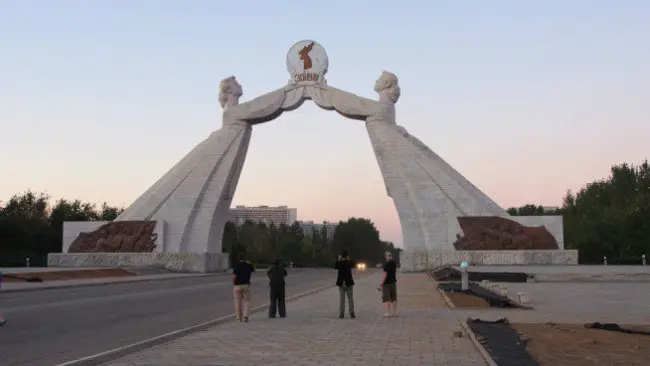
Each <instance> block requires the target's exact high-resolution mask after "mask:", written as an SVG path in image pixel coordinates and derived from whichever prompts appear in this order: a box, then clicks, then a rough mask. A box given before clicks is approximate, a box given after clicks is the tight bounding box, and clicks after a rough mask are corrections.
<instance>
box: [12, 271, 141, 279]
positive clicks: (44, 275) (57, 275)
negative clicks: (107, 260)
mask: <svg viewBox="0 0 650 366" xmlns="http://www.w3.org/2000/svg"><path fill="white" fill-rule="evenodd" d="M128 276H135V274H134V273H131V272H129V271H126V270H124V269H121V268H107V269H80V270H70V271H53V272H30V273H16V274H11V275H10V274H5V275H4V276H2V281H3V282H25V281H28V280H30V279H34V278H40V279H41V280H42V281H62V280H80V279H89V278H106V277H128ZM38 282H41V281H38Z"/></svg>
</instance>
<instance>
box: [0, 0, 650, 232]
mask: <svg viewBox="0 0 650 366" xmlns="http://www.w3.org/2000/svg"><path fill="white" fill-rule="evenodd" d="M302 39H313V40H316V41H317V42H319V43H320V44H321V45H322V46H323V47H324V48H325V50H326V51H327V53H328V56H329V61H330V67H329V72H328V74H327V76H326V78H327V80H328V83H329V84H330V85H332V86H335V87H337V88H340V89H344V90H346V91H349V92H352V93H356V94H358V95H361V96H364V97H368V98H375V97H376V95H375V93H374V92H373V90H372V87H373V84H374V81H375V80H376V79H377V77H378V76H379V74H380V73H381V71H382V70H388V71H391V72H393V73H395V74H396V75H397V76H398V77H399V79H400V85H401V88H402V97H401V99H400V101H399V103H398V104H397V113H398V114H397V120H398V123H399V124H401V125H403V126H404V127H406V128H407V129H408V130H409V132H410V133H411V134H413V135H415V136H417V137H418V138H420V139H421V140H422V141H424V142H425V143H426V144H428V145H429V147H430V148H431V149H432V150H433V151H435V152H436V153H438V154H440V155H441V156H442V157H443V158H444V159H445V160H447V161H448V162H449V163H450V164H451V165H452V166H454V167H455V168H456V169H457V170H458V171H459V172H460V173H461V174H463V175H464V176H465V177H467V178H468V179H469V180H470V181H472V182H473V183H474V184H476V185H477V186H478V187H479V188H480V189H481V190H483V191H484V192H485V193H487V194H488V195H490V196H491V197H492V198H493V199H495V200H496V201H497V202H498V203H499V204H501V206H503V207H505V208H507V207H510V206H518V205H523V204H526V203H535V204H542V205H559V204H560V202H561V198H562V196H563V194H564V193H565V191H566V190H567V189H574V190H575V189H578V188H580V187H581V186H583V185H584V184H585V183H587V182H590V181H592V180H594V179H598V178H603V177H605V176H607V174H608V172H609V167H610V166H611V165H613V164H618V163H621V162H628V163H639V162H641V161H642V160H643V159H646V158H647V157H648V155H649V151H650V148H649V146H648V141H650V63H648V60H650V2H647V1H641V0H639V1H633V0H620V1H613V0H611V1H604V0H590V1H587V0H564V1H561V0H545V1H541V0H540V1H516V0H509V1H507V0H493V1H478V0H467V1H451V0H449V1H436V0H431V1H424V0H422V1H413V0H406V1H399V2H394V1H381V0H375V1H342V0H335V1H328V2H322V3H305V2H304V1H286V0H285V1H279V0H278V1H268V2H266V1H207V0H205V1H203V0H192V1H180V0H178V1H163V0H159V1H152V0H139V1H126V0H113V1H107V0H94V1H83V0H76V1H72V0H66V1H64V0H60V1H55V0H52V1H45V0H41V1H36V0H21V1H18V0H0V131H2V134H0V201H6V200H7V199H9V198H10V197H11V196H12V195H13V194H15V193H19V192H22V191H25V190H27V189H32V190H34V191H47V193H49V194H50V195H51V196H52V197H53V198H55V199H58V198H62V197H63V198H69V199H74V198H79V199H82V200H87V201H92V202H97V203H100V202H103V201H107V202H109V203H110V204H113V205H119V206H126V205H129V204H130V203H131V202H132V201H133V200H134V199H135V198H137V197H138V195H139V194H141V193H142V192H144V191H145V190H146V189H147V188H148V187H149V186H150V185H151V184H153V183H154V182H155V181H156V180H157V179H158V178H159V177H160V176H161V175H162V174H164V173H165V172H166V171H167V170H168V169H169V168H171V167H172V165H174V164H175V163H176V162H177V161H178V160H179V159H181V158H182V157H183V156H184V155H185V154H186V153H187V152H188V151H189V150H190V149H191V148H192V147H193V146H194V145H195V144H197V143H198V142H200V141H201V140H203V139H204V138H205V137H207V135H209V134H210V132H212V131H213V130H215V129H217V128H219V127H220V125H221V108H220V106H219V103H218V100H217V95H218V90H217V89H218V83H219V81H220V80H221V79H223V78H226V77H228V76H231V75H235V76H236V77H237V79H238V80H239V82H240V83H241V84H242V85H243V89H244V96H243V97H242V101H245V100H248V99H252V98H254V97H256V96H258V95H260V94H263V93H266V92H268V91H271V90H275V89H277V88H280V87H282V86H283V85H284V84H285V83H286V82H287V80H288V79H289V75H288V73H287V71H286V66H285V56H286V52H287V51H288V50H289V48H290V47H291V46H292V44H293V43H295V42H296V41H299V40H302ZM236 204H244V205H259V204H267V205H280V204H286V205H289V206H290V207H296V208H297V209H298V218H299V219H300V220H315V221H321V220H339V219H346V218H348V217H351V216H357V217H367V218H370V219H372V220H373V221H374V222H375V223H376V225H377V226H378V228H379V230H380V232H381V236H382V238H384V239H386V240H391V241H394V242H395V243H396V244H398V245H400V243H401V231H400V226H399V222H398V219H397V214H396V212H395V208H394V206H393V204H392V201H391V200H390V199H389V198H388V197H387V196H386V191H385V188H384V185H383V181H382V178H381V174H380V172H379V167H378V166H377V162H376V160H375V157H374V155H373V152H372V149H371V145H370V141H369V139H368V136H367V133H366V130H365V127H364V125H363V123H362V122H359V121H352V120H346V119H345V118H343V117H341V116H340V115H338V114H336V113H335V112H328V111H324V110H321V109H319V108H318V107H316V106H315V105H314V104H313V103H312V102H306V103H305V104H304V105H303V106H302V107H301V108H299V109H298V110H296V111H292V112H289V113H285V114H284V115H282V116H281V117H280V118H279V119H277V120H275V121H272V122H270V123H267V124H264V125H260V126H256V127H255V128H254V131H253V138H252V141H251V146H250V149H249V152H248V158H247V161H246V164H245V166H244V170H243V173H242V177H241V180H240V184H239V188H238V190H237V193H236V196H235V199H234V201H233V205H236Z"/></svg>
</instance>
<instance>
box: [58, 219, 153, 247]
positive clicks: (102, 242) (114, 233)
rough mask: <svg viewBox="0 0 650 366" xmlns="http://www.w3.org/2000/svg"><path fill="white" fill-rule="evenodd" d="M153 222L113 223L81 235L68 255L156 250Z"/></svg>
mask: <svg viewBox="0 0 650 366" xmlns="http://www.w3.org/2000/svg"><path fill="white" fill-rule="evenodd" d="M155 228H156V222H155V221H119V222H118V221H114V222H110V223H108V224H105V225H102V226H101V227H100V228H99V229H97V230H95V231H93V232H92V233H81V234H79V236H78V237H77V238H76V239H75V240H74V241H73V242H72V244H71V245H70V249H69V250H68V252H69V253H116V252H120V253H148V252H153V251H154V249H156V240H157V239H158V236H157V235H156V234H155V233H154V229H155Z"/></svg>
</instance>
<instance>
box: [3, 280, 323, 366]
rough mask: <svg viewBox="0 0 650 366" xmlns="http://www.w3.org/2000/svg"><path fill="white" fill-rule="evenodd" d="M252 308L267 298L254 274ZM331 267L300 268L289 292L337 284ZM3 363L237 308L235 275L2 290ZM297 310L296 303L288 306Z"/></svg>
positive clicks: (44, 364) (34, 362)
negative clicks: (12, 290) (234, 289)
mask: <svg viewBox="0 0 650 366" xmlns="http://www.w3.org/2000/svg"><path fill="white" fill-rule="evenodd" d="M253 277H254V278H253V281H252V291H253V292H252V306H258V305H264V304H266V303H268V280H267V279H266V276H265V274H264V273H263V272H258V273H256V274H254V275H253ZM335 278H336V273H335V272H334V271H333V270H328V269H295V270H290V272H289V276H288V277H287V296H292V295H296V294H298V293H301V292H305V291H308V290H311V289H314V288H317V287H322V286H326V285H329V284H331V285H334V282H335ZM0 304H1V305H2V310H3V312H4V314H5V317H6V318H7V320H8V321H9V323H8V324H6V325H5V326H4V327H2V328H0V365H1V366H17V365H20V366H52V365H56V364H59V363H63V362H66V361H70V360H74V359H78V358H81V357H85V356H89V355H92V354H96V353H100V352H104V351H108V350H110V349H114V348H118V347H122V346H125V345H128V344H132V343H135V342H139V341H142V340H145V339H148V338H152V337H156V336H159V335H162V334H165V333H168V332H172V331H175V330H178V329H182V328H186V327H189V326H193V325H197V324H200V323H203V322H206V321H209V320H212V319H215V318H219V317H222V316H226V315H229V314H232V313H233V300H232V283H231V277H230V276H228V275H224V274H220V275H214V276H207V277H196V278H182V279H173V280H164V281H152V282H139V283H138V282H136V283H128V284H111V285H105V286H93V287H81V288H68V289H56V290H41V291H33V292H15V293H6V294H2V299H0ZM287 313H288V314H287V315H288V316H291V304H290V303H289V304H288V306H287Z"/></svg>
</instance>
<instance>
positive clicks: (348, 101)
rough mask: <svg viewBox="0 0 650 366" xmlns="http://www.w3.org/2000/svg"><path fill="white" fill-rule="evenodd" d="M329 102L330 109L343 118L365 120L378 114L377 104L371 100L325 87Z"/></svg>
mask: <svg viewBox="0 0 650 366" xmlns="http://www.w3.org/2000/svg"><path fill="white" fill-rule="evenodd" d="M327 93H328V98H329V102H330V103H331V104H332V107H333V108H334V109H335V110H336V111H337V112H339V113H340V114H342V115H344V116H345V117H348V118H352V119H358V120H365V119H366V118H367V117H368V116H372V115H374V114H376V113H378V103H377V102H376V101H374V100H372V99H367V98H363V97H360V96H358V95H356V94H352V93H348V92H346V91H343V90H341V89H337V88H334V87H331V86H328V87H327Z"/></svg>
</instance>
